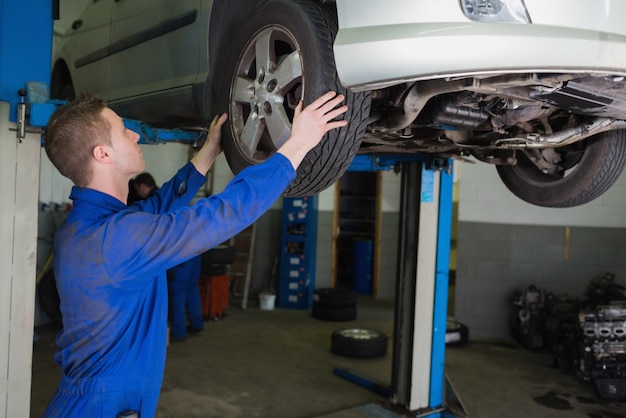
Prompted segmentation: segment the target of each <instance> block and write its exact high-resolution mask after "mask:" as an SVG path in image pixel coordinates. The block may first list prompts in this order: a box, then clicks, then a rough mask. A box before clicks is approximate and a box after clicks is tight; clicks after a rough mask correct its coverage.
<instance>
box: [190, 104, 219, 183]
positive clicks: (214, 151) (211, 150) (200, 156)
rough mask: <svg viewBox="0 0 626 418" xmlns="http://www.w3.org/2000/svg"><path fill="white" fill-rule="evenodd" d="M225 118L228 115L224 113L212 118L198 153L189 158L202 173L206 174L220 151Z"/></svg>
mask: <svg viewBox="0 0 626 418" xmlns="http://www.w3.org/2000/svg"><path fill="white" fill-rule="evenodd" d="M227 119H228V115H227V114H226V113H222V115H221V116H219V117H218V116H215V117H214V118H213V120H212V121H211V125H209V133H208V135H207V139H206V141H204V144H203V145H202V147H201V148H200V149H199V150H198V153H197V154H196V155H195V156H194V157H193V158H192V159H191V163H192V164H193V165H194V166H195V167H196V170H198V171H199V172H200V173H202V174H204V175H206V173H207V172H208V171H209V168H211V166H212V165H213V163H214V162H215V159H216V158H217V156H218V155H220V153H221V152H222V144H221V142H222V126H223V125H224V123H225V122H226V120H227Z"/></svg>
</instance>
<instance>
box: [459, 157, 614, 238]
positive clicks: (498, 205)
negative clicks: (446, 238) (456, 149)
mask: <svg viewBox="0 0 626 418" xmlns="http://www.w3.org/2000/svg"><path fill="white" fill-rule="evenodd" d="M458 169H459V170H460V172H459V174H460V183H459V193H460V194H459V221H460V222H487V223H496V224H513V225H568V226H588V227H606V228H623V227H626V174H622V176H621V177H620V178H619V179H618V181H617V182H616V183H615V184H614V185H613V187H612V188H610V189H609V190H608V191H607V192H606V193H604V194H603V195H602V196H600V197H599V198H598V199H596V200H594V201H592V202H590V203H587V204H585V205H582V206H578V207H575V208H559V209H555V208H542V207H539V206H534V205H531V204H528V203H526V202H523V201H522V200H520V199H518V198H517V197H516V196H515V195H513V194H512V193H511V192H509V190H508V189H507V188H506V187H505V186H504V184H502V181H501V180H500V177H499V176H498V173H497V172H496V169H495V167H494V166H492V165H490V164H485V163H482V162H476V164H469V163H462V164H459V165H458Z"/></svg>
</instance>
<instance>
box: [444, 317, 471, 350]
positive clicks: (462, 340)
mask: <svg viewBox="0 0 626 418" xmlns="http://www.w3.org/2000/svg"><path fill="white" fill-rule="evenodd" d="M468 341H469V327H468V326H467V325H465V324H462V323H460V322H458V321H455V320H453V319H448V320H447V321H446V346H459V345H464V344H467V342H468Z"/></svg>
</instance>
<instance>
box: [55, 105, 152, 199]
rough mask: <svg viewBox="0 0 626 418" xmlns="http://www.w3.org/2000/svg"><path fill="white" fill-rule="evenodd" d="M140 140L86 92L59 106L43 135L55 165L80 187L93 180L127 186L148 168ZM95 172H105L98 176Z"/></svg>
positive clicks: (86, 185)
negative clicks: (134, 177) (132, 178)
mask: <svg viewBox="0 0 626 418" xmlns="http://www.w3.org/2000/svg"><path fill="white" fill-rule="evenodd" d="M138 142H139V135H138V134H137V133H135V132H133V131H131V130H130V129H127V128H126V127H125V126H124V121H123V120H122V118H120V117H119V116H118V115H117V114H116V113H115V112H114V111H113V110H111V109H109V108H108V107H107V106H106V103H105V102H104V101H103V100H101V99H99V98H97V97H95V96H92V95H86V94H83V95H81V96H80V97H79V98H78V99H76V100H74V101H72V102H70V103H68V104H66V105H65V106H62V107H60V108H59V109H57V110H56V111H55V112H54V113H53V114H52V117H51V118H50V120H49V121H48V126H47V128H46V133H45V135H44V146H45V149H46V153H47V154H48V158H50V161H51V162H52V164H54V166H55V167H56V168H57V169H58V170H59V172H60V173H61V174H63V175H64V176H66V177H67V178H69V179H70V180H72V181H73V182H74V184H75V185H77V186H80V187H88V186H89V185H90V184H92V183H93V182H94V181H99V182H100V184H101V185H102V184H106V183H110V182H111V181H114V182H116V183H120V184H124V187H128V183H127V182H128V180H129V179H130V178H131V177H132V176H134V175H136V174H137V173H140V172H141V171H143V170H144V169H145V168H146V166H145V162H144V161H143V156H142V152H141V148H140V147H139V145H138ZM96 172H97V173H101V174H102V173H104V174H105V175H104V177H102V178H101V177H100V176H98V177H95V176H96Z"/></svg>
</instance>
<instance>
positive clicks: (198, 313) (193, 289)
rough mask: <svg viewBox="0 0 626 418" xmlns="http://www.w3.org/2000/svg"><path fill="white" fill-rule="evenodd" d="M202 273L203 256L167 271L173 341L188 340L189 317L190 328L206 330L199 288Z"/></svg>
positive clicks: (171, 338)
mask: <svg viewBox="0 0 626 418" xmlns="http://www.w3.org/2000/svg"><path fill="white" fill-rule="evenodd" d="M201 272H202V257H201V256H197V257H193V258H190V259H189V260H187V261H185V262H184V263H182V264H179V265H177V266H176V267H173V268H171V269H169V270H168V271H167V285H168V289H169V298H170V315H169V316H170V340H171V341H182V340H184V339H186V338H187V334H188V332H187V317H189V327H190V328H191V329H192V330H193V331H195V332H197V331H201V330H203V329H204V319H203V318H202V300H201V298H200V288H199V287H198V280H199V279H200V273H201Z"/></svg>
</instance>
